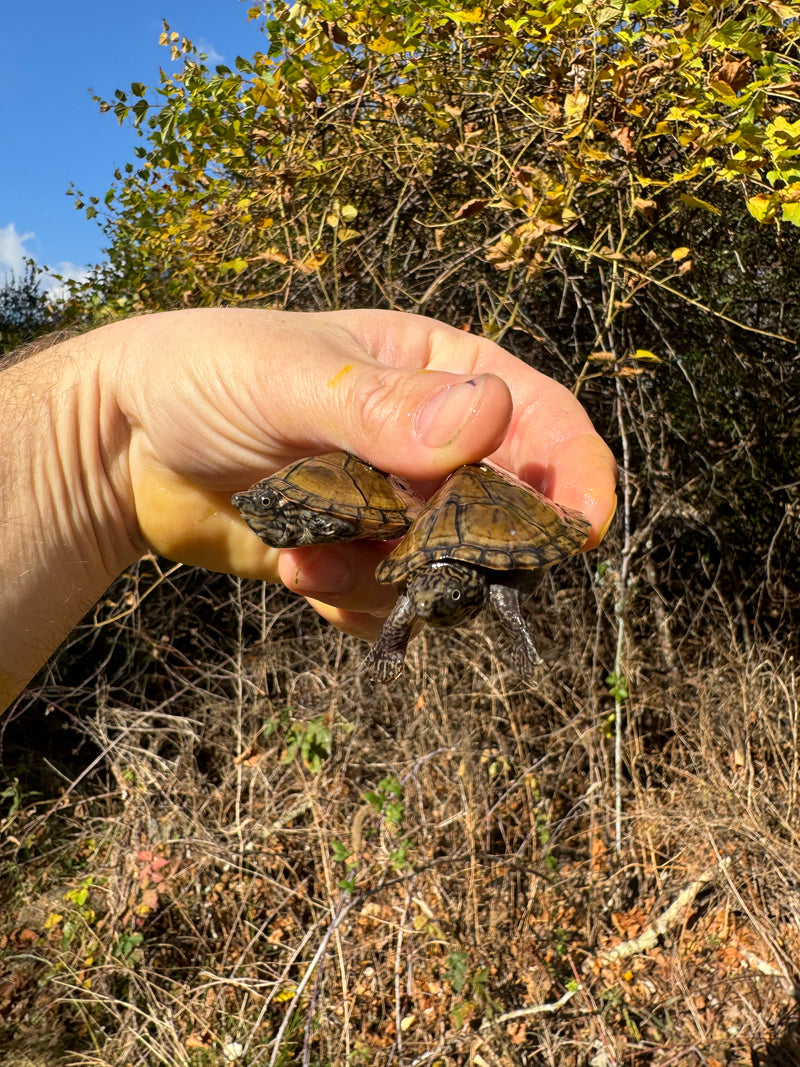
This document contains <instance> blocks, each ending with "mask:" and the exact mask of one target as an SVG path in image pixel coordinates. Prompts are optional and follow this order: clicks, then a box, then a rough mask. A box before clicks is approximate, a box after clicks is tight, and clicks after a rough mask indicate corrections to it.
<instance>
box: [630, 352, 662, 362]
mask: <svg viewBox="0 0 800 1067" xmlns="http://www.w3.org/2000/svg"><path fill="white" fill-rule="evenodd" d="M633 358H634V359H649V360H652V361H653V362H655V363H660V362H661V358H660V356H657V355H656V354H655V352H650V351H648V349H646V348H637V349H636V351H635V352H634V353H633Z"/></svg>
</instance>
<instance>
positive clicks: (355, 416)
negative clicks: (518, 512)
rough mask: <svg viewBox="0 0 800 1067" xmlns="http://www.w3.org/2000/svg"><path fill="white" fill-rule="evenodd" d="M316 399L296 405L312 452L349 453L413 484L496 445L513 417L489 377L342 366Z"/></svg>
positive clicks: (499, 386)
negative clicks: (310, 438) (332, 450)
mask: <svg viewBox="0 0 800 1067" xmlns="http://www.w3.org/2000/svg"><path fill="white" fill-rule="evenodd" d="M312 395H314V398H315V402H312V403H311V404H308V403H306V405H303V406H301V407H300V408H299V409H298V407H295V409H294V410H295V411H298V410H300V411H302V412H303V414H304V415H305V418H306V419H307V420H308V422H307V430H306V432H310V434H311V436H312V437H313V440H309V441H308V444H313V445H314V450H316V451H318V450H320V449H324V448H330V447H335V448H340V449H343V450H345V451H347V452H354V453H355V454H356V455H358V456H361V457H362V458H363V459H366V460H369V461H370V462H371V463H373V464H374V465H375V466H376V467H378V468H380V469H382V470H390V471H392V472H393V473H395V474H400V475H404V476H405V477H408V478H411V479H414V480H416V481H425V480H431V479H436V480H438V479H440V478H442V477H443V476H444V475H445V474H447V473H449V472H450V471H451V470H453V469H454V468H455V467H458V466H460V465H461V464H462V463H472V462H474V461H476V460H479V459H482V458H483V457H484V456H486V455H488V454H489V453H491V452H493V451H495V450H496V449H497V448H499V447H500V445H501V443H502V441H503V439H504V437H505V435H506V432H507V430H508V426H509V423H510V421H511V415H512V400H511V394H510V392H509V389H508V386H507V385H506V384H505V382H503V381H502V380H501V379H500V378H498V377H497V376H496V375H494V374H477V375H470V376H467V375H460V374H449V373H446V372H443V371H420V370H406V369H400V368H393V367H386V366H382V365H380V364H378V365H375V364H369V363H361V364H353V363H351V364H349V365H348V366H347V367H346V368H345V369H344V370H343V371H342V372H340V373H339V375H338V376H337V378H336V380H335V382H333V384H332V385H330V387H329V388H328V389H323V390H318V391H317V392H316V393H315V394H312Z"/></svg>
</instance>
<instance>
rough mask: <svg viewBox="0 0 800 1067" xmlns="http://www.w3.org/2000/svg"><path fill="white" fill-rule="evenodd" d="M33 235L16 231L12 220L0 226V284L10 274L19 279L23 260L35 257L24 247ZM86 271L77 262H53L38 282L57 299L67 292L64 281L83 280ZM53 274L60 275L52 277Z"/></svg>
mask: <svg viewBox="0 0 800 1067" xmlns="http://www.w3.org/2000/svg"><path fill="white" fill-rule="evenodd" d="M35 236H36V234H34V233H18V232H17V227H16V226H15V225H14V223H13V222H10V223H9V224H8V226H0V285H2V284H3V281H4V280H8V279H10V276H11V275H12V274H13V275H14V277H15V278H16V279H17V280H19V279H20V278H21V277H22V275H23V274H24V273H25V260H26V259H35V257H34V256H33V254H32V253H31V252H29V251H28V250H27V248H26V247H25V242H26V241H30V240H31V239H32V238H33V237H35ZM88 273H89V272H88V270H87V269H86V267H79V266H78V265H77V263H70V262H68V261H65V262H63V263H54V264H53V265H52V266H51V267H50V269H49V270H48V272H47V273H46V274H42V275H41V277H40V279H39V284H40V286H41V289H42V292H44V293H46V294H47V296H50V297H52V298H53V299H54V300H58V299H60V298H61V297H63V296H66V294H67V289H66V286H65V284H64V283H65V282H66V281H69V280H70V279H74V280H75V281H83V280H84V278H86V277H87V275H88ZM55 274H58V275H59V276H60V277H59V278H55V277H53V275H55ZM4 275H5V279H4V277H3V276H4Z"/></svg>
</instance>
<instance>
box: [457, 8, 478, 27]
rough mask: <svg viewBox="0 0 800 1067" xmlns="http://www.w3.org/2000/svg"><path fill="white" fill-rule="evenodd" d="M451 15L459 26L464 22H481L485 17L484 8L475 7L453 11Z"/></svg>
mask: <svg viewBox="0 0 800 1067" xmlns="http://www.w3.org/2000/svg"><path fill="white" fill-rule="evenodd" d="M449 17H450V18H451V19H452V20H453V22H455V23H456V24H457V25H459V26H460V25H461V24H462V23H464V22H480V21H481V19H482V18H483V10H482V9H481V8H479V7H473V8H469V9H467V10H466V11H451V12H449Z"/></svg>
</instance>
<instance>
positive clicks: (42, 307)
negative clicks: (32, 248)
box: [0, 261, 53, 356]
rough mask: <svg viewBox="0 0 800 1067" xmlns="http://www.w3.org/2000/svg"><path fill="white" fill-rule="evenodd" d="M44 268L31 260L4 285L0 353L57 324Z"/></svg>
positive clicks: (0, 296)
mask: <svg viewBox="0 0 800 1067" xmlns="http://www.w3.org/2000/svg"><path fill="white" fill-rule="evenodd" d="M41 273H42V272H41V270H40V269H39V268H38V267H36V265H35V264H34V263H33V262H32V261H28V262H27V263H26V265H25V270H24V272H23V274H22V276H21V277H19V278H17V277H16V276H15V275H14V274H13V273H12V274H9V276H8V277H7V278H6V279H5V281H4V283H3V285H2V286H1V287H0V356H1V355H3V354H4V353H6V352H11V351H12V350H13V349H15V348H17V347H18V346H19V345H21V344H24V343H25V342H26V341H31V340H33V338H34V337H36V336H37V335H38V334H40V333H43V332H44V331H45V330H47V329H52V326H53V309H52V308H51V306H50V303H49V300H48V298H47V296H46V294H45V293H43V292H42V289H41V285H40V275H41Z"/></svg>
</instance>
